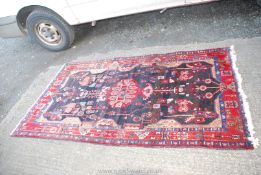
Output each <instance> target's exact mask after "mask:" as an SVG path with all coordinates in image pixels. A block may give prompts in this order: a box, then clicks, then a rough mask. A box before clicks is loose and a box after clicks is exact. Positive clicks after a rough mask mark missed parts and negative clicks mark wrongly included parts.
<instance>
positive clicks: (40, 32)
mask: <svg viewBox="0 0 261 175" xmlns="http://www.w3.org/2000/svg"><path fill="white" fill-rule="evenodd" d="M26 28H27V31H28V35H29V36H30V37H31V39H32V40H33V41H34V42H36V43H38V44H39V45H40V46H42V47H43V48H46V49H48V50H50V51H61V50H65V49H67V48H69V47H70V46H71V44H72V43H73V40H74V29H73V26H70V25H69V24H68V23H67V22H66V21H64V20H63V19H62V18H61V17H60V16H59V15H57V14H55V13H54V12H51V11H49V10H47V9H37V10H35V11H33V12H32V13H31V14H30V15H29V16H28V17H27V19H26Z"/></svg>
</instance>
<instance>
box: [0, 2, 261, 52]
mask: <svg viewBox="0 0 261 175" xmlns="http://www.w3.org/2000/svg"><path fill="white" fill-rule="evenodd" d="M210 1H216V0H55V1H53V0H23V1H16V0H8V1H5V3H3V4H2V5H1V6H0V37H14V36H18V35H20V34H21V33H24V34H28V35H29V36H30V37H31V38H32V39H33V40H34V41H36V42H37V43H38V44H40V45H41V46H42V47H44V48H46V49H48V50H51V51H59V50H64V49H67V48H69V47H70V46H71V44H72V43H73V40H74V27H73V26H74V25H77V24H82V23H87V22H92V25H95V21H97V20H102V19H107V18H112V17H118V16H123V15H129V14H134V13H140V12H145V11H151V10H157V9H165V8H169V7H177V6H184V5H191V4H198V3H204V2H210ZM258 1H259V3H260V1H261V0H258Z"/></svg>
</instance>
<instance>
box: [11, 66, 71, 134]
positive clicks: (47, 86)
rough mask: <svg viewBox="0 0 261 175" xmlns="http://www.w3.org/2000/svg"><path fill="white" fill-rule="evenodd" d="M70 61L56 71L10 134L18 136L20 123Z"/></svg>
mask: <svg viewBox="0 0 261 175" xmlns="http://www.w3.org/2000/svg"><path fill="white" fill-rule="evenodd" d="M67 64H68V63H65V64H63V65H62V66H61V67H60V68H59V70H58V71H57V72H56V74H55V76H54V78H52V79H51V80H50V81H49V83H48V84H47V85H46V87H45V88H44V90H43V92H42V93H41V94H40V95H39V96H38V97H37V98H36V100H35V101H34V102H33V103H32V105H31V106H30V108H28V110H27V111H26V112H25V115H24V117H22V118H21V119H20V120H19V121H18V123H17V124H16V126H15V127H14V129H13V130H12V131H11V132H10V134H9V135H10V136H16V134H15V132H16V130H17V129H19V128H20V125H21V124H22V122H23V121H24V120H25V119H26V118H27V117H28V115H29V113H30V111H31V110H32V108H33V107H34V106H35V105H36V104H37V102H38V101H39V100H40V99H41V98H42V96H43V95H44V94H45V93H46V91H47V90H48V89H49V88H50V86H51V84H52V83H53V82H54V81H55V80H56V78H57V76H58V75H59V73H60V72H61V71H62V70H63V68H64V67H65V66H66V65H67Z"/></svg>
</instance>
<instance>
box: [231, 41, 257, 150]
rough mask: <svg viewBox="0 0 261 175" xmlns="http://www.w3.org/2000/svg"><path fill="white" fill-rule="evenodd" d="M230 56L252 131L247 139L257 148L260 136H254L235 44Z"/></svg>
mask: <svg viewBox="0 0 261 175" xmlns="http://www.w3.org/2000/svg"><path fill="white" fill-rule="evenodd" d="M230 57H231V60H232V67H233V71H234V74H235V76H236V80H237V85H238V91H239V95H240V97H241V100H242V104H243V105H242V106H243V109H244V113H245V118H246V120H247V124H246V125H247V128H248V131H249V133H250V136H249V137H248V138H247V139H248V140H249V141H250V142H251V143H252V144H253V146H254V148H257V146H258V145H259V143H258V138H255V137H254V134H255V131H254V125H253V122H252V118H251V113H250V110H249V104H248V101H247V96H246V94H245V93H244V91H243V88H242V80H243V79H242V76H241V74H240V73H239V71H238V68H237V65H236V62H237V56H236V52H235V49H234V45H232V46H230Z"/></svg>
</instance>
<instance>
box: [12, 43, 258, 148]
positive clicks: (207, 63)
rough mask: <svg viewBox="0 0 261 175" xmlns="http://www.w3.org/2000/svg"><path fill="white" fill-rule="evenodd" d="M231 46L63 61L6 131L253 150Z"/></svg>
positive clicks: (109, 141) (107, 141)
mask: <svg viewBox="0 0 261 175" xmlns="http://www.w3.org/2000/svg"><path fill="white" fill-rule="evenodd" d="M233 52H234V51H233V48H218V49H209V50H199V51H186V52H184V51H182V52H175V53H168V54H154V55H146V56H136V57H129V58H116V59H107V60H100V61H94V62H82V63H69V64H66V65H64V66H63V67H62V69H61V70H60V72H59V73H58V75H57V76H56V77H55V79H54V80H53V81H52V83H51V84H50V85H49V87H48V88H47V90H46V91H45V92H44V93H43V94H42V95H41V97H40V98H39V99H38V100H37V102H36V103H35V104H34V105H33V107H32V108H31V109H30V110H29V112H28V113H27V115H26V116H25V118H23V119H22V120H21V121H20V123H19V124H18V126H17V127H16V129H15V130H14V131H13V132H12V134H11V135H12V136H19V137H34V138H48V139H60V140H73V141H80V142H89V143H97V144H108V145H118V146H122V145H128V146H144V147H152V146H160V147H208V148H221V149H253V148H254V143H253V137H252V136H253V135H252V134H253V133H252V124H251V120H250V113H249V109H248V105H247V103H246V101H245V95H244V93H243V91H242V88H241V82H240V81H241V79H240V75H239V74H238V71H237V68H236V64H235V55H234V53H233Z"/></svg>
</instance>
